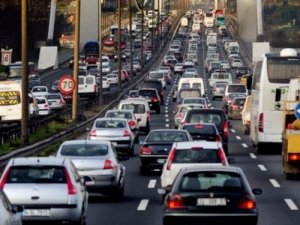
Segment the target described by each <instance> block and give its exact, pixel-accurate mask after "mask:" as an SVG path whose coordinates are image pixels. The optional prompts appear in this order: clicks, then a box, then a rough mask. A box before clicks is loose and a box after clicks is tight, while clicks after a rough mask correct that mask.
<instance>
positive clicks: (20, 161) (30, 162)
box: [9, 157, 65, 166]
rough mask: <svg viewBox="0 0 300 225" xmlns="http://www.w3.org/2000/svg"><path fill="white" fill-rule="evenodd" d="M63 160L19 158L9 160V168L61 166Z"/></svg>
mask: <svg viewBox="0 0 300 225" xmlns="http://www.w3.org/2000/svg"><path fill="white" fill-rule="evenodd" d="M64 162H65V159H62V158H55V157H53V158H52V157H19V158H13V159H11V160H10V163H9V164H10V165H11V166H38V165H43V166H62V165H64Z"/></svg>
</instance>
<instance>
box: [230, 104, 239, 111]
mask: <svg viewBox="0 0 300 225" xmlns="http://www.w3.org/2000/svg"><path fill="white" fill-rule="evenodd" d="M231 107H232V110H238V109H239V106H238V105H232V106H231Z"/></svg>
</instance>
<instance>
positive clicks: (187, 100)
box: [182, 97, 208, 108]
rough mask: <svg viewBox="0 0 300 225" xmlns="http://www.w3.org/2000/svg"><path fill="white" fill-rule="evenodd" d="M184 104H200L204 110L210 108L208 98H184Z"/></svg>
mask: <svg viewBox="0 0 300 225" xmlns="http://www.w3.org/2000/svg"><path fill="white" fill-rule="evenodd" d="M182 104H200V105H203V108H208V104H207V101H206V98H203V97H198V98H184V99H183V100H182Z"/></svg>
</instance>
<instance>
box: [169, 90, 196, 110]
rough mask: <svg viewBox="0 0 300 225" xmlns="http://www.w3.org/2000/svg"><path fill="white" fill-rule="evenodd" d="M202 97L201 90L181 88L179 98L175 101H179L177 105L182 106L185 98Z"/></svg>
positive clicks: (174, 99)
mask: <svg viewBox="0 0 300 225" xmlns="http://www.w3.org/2000/svg"><path fill="white" fill-rule="evenodd" d="M199 97H201V90H200V89H199V88H185V87H181V88H180V90H179V91H178V93H177V96H176V97H175V98H173V101H174V102H175V101H177V105H178V106H179V105H181V104H182V101H183V99H184V98H199Z"/></svg>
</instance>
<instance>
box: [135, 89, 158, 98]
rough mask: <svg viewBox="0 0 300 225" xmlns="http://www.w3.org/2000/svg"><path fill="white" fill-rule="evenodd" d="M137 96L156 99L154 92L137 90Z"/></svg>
mask: <svg viewBox="0 0 300 225" xmlns="http://www.w3.org/2000/svg"><path fill="white" fill-rule="evenodd" d="M138 95H140V96H147V97H157V96H156V92H155V90H139V92H138Z"/></svg>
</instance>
